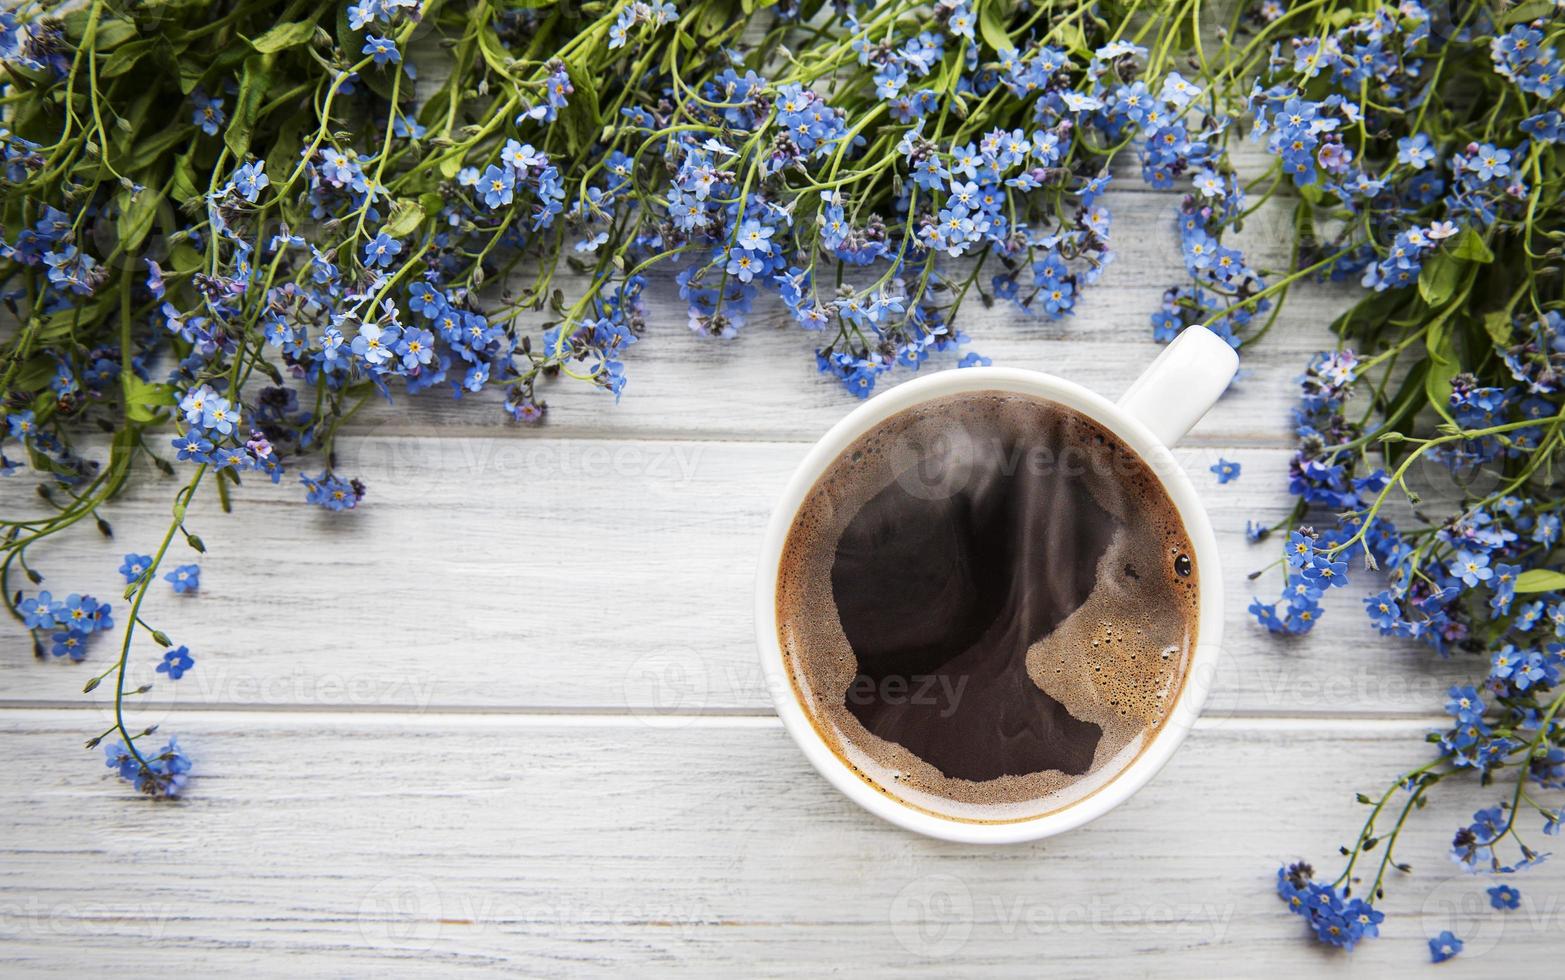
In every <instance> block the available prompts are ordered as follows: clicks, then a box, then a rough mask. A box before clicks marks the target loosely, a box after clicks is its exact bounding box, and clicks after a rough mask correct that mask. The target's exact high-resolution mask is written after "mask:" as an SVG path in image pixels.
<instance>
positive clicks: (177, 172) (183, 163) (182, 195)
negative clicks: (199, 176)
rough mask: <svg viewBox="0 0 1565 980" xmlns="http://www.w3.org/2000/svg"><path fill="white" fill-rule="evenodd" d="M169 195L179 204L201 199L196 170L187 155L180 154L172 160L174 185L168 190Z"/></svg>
mask: <svg viewBox="0 0 1565 980" xmlns="http://www.w3.org/2000/svg"><path fill="white" fill-rule="evenodd" d="M169 194H170V196H172V197H173V199H174V200H175V201H177V202H179V203H181V204H183V203H185V202H186V201H193V200H197V199H198V198H200V197H201V188H200V187H199V186H197V184H196V168H195V165H194V164H193V163H191V162H190V154H189V153H181V154H180V155H179V156H177V157H175V158H174V183H173V185H172V186H171V187H170V188H169Z"/></svg>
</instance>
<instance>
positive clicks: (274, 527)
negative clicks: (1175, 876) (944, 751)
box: [0, 436, 1481, 718]
mask: <svg viewBox="0 0 1565 980" xmlns="http://www.w3.org/2000/svg"><path fill="white" fill-rule="evenodd" d="M805 448H806V447H805V446H804V445H802V444H796V443H766V442H753V443H733V442H684V441H669V440H664V441H656V442H651V441H640V442H638V441H624V440H602V439H591V440H589V439H577V440H559V439H548V438H536V439H528V440H518V439H504V438H494V437H479V436H475V437H469V438H451V437H441V436H426V437H401V438H385V437H379V436H370V437H366V438H363V439H360V440H357V441H356V442H354V443H352V444H350V446H348V447H346V448H345V449H344V451H343V458H342V469H343V472H345V473H351V474H354V475H357V476H359V477H361V478H362V479H363V480H364V481H365V482H366V483H367V484H368V485H369V488H370V490H369V496H368V497H367V498H366V502H365V504H364V506H363V507H362V508H361V509H360V510H359V511H357V512H355V513H351V514H328V513H324V512H319V511H317V510H314V509H306V508H305V507H304V506H303V505H302V503H301V502H300V491H299V489H298V488H297V487H294V486H284V487H273V486H271V485H270V484H264V483H263V484H254V483H251V484H247V486H246V487H245V488H244V490H243V492H241V493H240V494H238V495H237V496H236V507H237V511H236V513H234V514H232V515H223V514H222V513H220V512H218V510H217V507H216V506H215V501H214V500H213V499H210V498H204V502H203V503H202V504H201V505H200V506H198V507H197V508H194V509H193V511H192V516H191V517H189V518H188V519H187V526H188V527H190V528H191V529H192V530H195V531H197V532H198V533H199V534H201V536H202V537H203V538H204V539H205V541H206V543H207V545H208V548H209V553H208V554H207V555H206V556H199V555H196V554H195V553H193V552H191V551H189V550H188V549H186V548H184V547H183V546H182V545H178V546H176V549H177V550H176V552H175V554H176V559H175V560H176V561H177V562H185V561H197V560H199V562H200V564H201V567H202V585H201V594H200V596H199V597H197V596H179V595H176V594H174V592H173V590H172V588H171V587H170V586H168V585H166V584H163V583H161V582H160V583H158V585H157V588H156V589H155V591H154V593H153V596H152V598H151V599H150V600H149V601H148V603H147V605H146V606H145V607H144V618H146V619H147V620H149V621H150V622H152V623H153V624H154V625H156V626H158V627H159V628H161V629H164V630H165V631H167V632H168V633H169V634H170V635H172V636H173V637H174V639H175V640H176V642H179V643H185V644H188V645H189V646H190V647H191V649H192V651H193V652H194V653H195V655H196V657H197V659H198V662H199V664H200V667H199V669H197V670H194V671H192V672H191V673H190V674H189V675H188V676H187V677H185V678H184V679H183V680H181V681H179V682H178V683H177V684H175V683H169V682H168V681H166V679H164V678H162V677H159V676H157V675H155V674H153V673H152V668H153V665H154V663H155V662H156V661H157V659H158V656H159V654H158V652H157V650H156V647H155V645H154V644H153V643H152V642H151V638H150V637H146V636H143V637H142V638H141V639H140V641H139V642H140V646H139V647H138V649H139V654H138V657H137V660H136V663H137V664H138V670H137V672H136V674H135V675H134V679H135V680H136V681H137V682H138V683H141V682H156V683H157V686H156V688H155V690H154V691H153V693H152V694H150V695H148V700H149V701H150V702H151V704H152V705H153V706H154V707H153V708H152V709H151V711H150V713H151V714H152V715H153V716H156V714H157V713H158V712H159V711H161V710H163V707H164V706H166V705H167V704H170V703H177V704H180V705H191V704H198V705H205V706H216V705H225V704H229V705H249V706H254V705H266V706H271V707H291V706H296V705H315V706H326V705H331V706H341V707H349V708H355V707H370V706H381V705H396V706H401V707H408V706H420V707H435V706H438V707H441V708H445V709H450V708H470V707H483V708H488V709H500V710H507V711H515V710H525V709H530V708H546V709H560V708H583V707H586V708H592V709H594V710H616V709H617V710H626V709H630V710H634V711H657V710H660V709H663V708H667V709H675V710H684V711H691V710H701V711H708V712H716V713H731V712H734V711H747V712H765V711H768V710H769V705H770V703H771V702H770V695H769V693H768V692H767V689H766V687H765V684H764V679H763V677H762V676H761V672H760V667H759V663H758V659H757V655H756V648H755V640H754V625H753V619H752V615H751V608H752V595H753V590H754V579H755V574H756V561H757V555H758V553H759V551H760V544H761V537H762V533H763V530H764V527H765V524H766V521H767V519H768V517H769V515H770V512H771V508H772V502H773V500H774V499H775V497H776V495H777V494H778V492H779V491H780V488H781V487H782V485H783V483H784V482H785V481H786V479H787V478H788V475H789V474H790V473H791V471H792V470H793V468H794V466H796V465H797V463H798V462H799V460H800V459H801V458H802V456H803V454H804V450H805ZM1220 455H1222V456H1226V457H1227V458H1230V459H1233V460H1236V461H1238V462H1239V463H1240V464H1241V465H1242V467H1243V475H1242V476H1241V477H1240V479H1239V480H1238V481H1236V482H1234V483H1230V484H1228V485H1226V486H1219V485H1218V484H1217V480H1216V477H1215V476H1213V474H1212V473H1210V472H1208V468H1209V467H1210V466H1211V465H1212V464H1213V463H1214V462H1215V461H1216V460H1217V459H1218V458H1219V456H1220ZM1288 456H1289V454H1288V452H1287V451H1285V450H1260V449H1239V450H1222V451H1218V450H1209V449H1191V450H1180V451H1179V453H1178V457H1179V459H1180V461H1181V462H1182V463H1183V465H1184V467H1185V469H1186V470H1187V472H1189V474H1190V476H1191V478H1192V479H1193V481H1194V482H1195V485H1196V486H1197V487H1198V488H1200V490H1201V491H1202V492H1203V493H1204V494H1205V497H1206V499H1207V501H1208V507H1209V511H1210V513H1211V516H1212V519H1213V524H1214V525H1215V527H1216V528H1217V531H1218V539H1219V551H1220V554H1221V560H1222V564H1223V575H1224V581H1225V585H1226V587H1227V592H1228V602H1227V615H1226V617H1225V618H1226V625H1225V634H1226V635H1225V640H1224V661H1223V664H1224V665H1223V667H1222V669H1221V672H1220V674H1219V677H1218V686H1217V688H1216V689H1215V690H1214V692H1213V695H1212V703H1211V707H1210V709H1209V710H1211V711H1214V712H1223V713H1228V714H1239V715H1245V716H1251V715H1268V716H1273V715H1301V714H1305V715H1315V714H1351V713H1358V714H1371V715H1386V714H1406V713H1428V712H1430V711H1432V710H1438V705H1439V704H1440V703H1442V701H1443V697H1442V695H1443V692H1444V691H1445V689H1446V688H1447V687H1448V686H1449V685H1450V684H1451V683H1452V682H1453V681H1456V680H1458V679H1466V678H1468V677H1469V676H1471V675H1472V674H1473V672H1474V671H1478V670H1480V669H1481V668H1480V665H1477V664H1475V663H1472V662H1470V661H1464V660H1462V659H1453V660H1449V661H1441V660H1439V659H1438V658H1436V657H1435V656H1433V654H1431V653H1429V652H1428V651H1427V650H1426V649H1425V648H1424V647H1422V646H1420V645H1417V644H1413V643H1390V642H1385V641H1382V640H1381V639H1380V638H1379V637H1378V636H1377V635H1376V634H1375V633H1374V631H1373V629H1372V628H1371V627H1370V625H1369V623H1368V621H1367V619H1366V618H1365V616H1364V614H1363V610H1362V605H1361V603H1360V601H1359V596H1360V595H1361V594H1366V593H1367V591H1368V590H1367V589H1364V588H1359V587H1357V585H1360V584H1361V585H1366V586H1367V585H1368V584H1369V583H1370V582H1371V581H1373V580H1374V576H1373V575H1372V574H1371V573H1367V572H1360V573H1359V574H1358V578H1359V583H1356V585H1355V587H1350V588H1347V589H1342V590H1338V591H1337V592H1335V593H1334V594H1333V595H1331V596H1329V597H1328V601H1327V608H1328V615H1327V616H1326V617H1325V619H1324V620H1323V621H1322V623H1321V624H1320V626H1319V627H1318V628H1317V629H1316V630H1315V632H1314V633H1313V634H1312V635H1311V636H1310V637H1308V638H1307V639H1306V640H1302V641H1299V640H1296V641H1292V642H1287V641H1279V640H1276V639H1273V638H1271V637H1268V636H1267V635H1266V634H1265V633H1264V632H1263V631H1261V630H1260V629H1259V627H1257V626H1256V625H1255V623H1254V622H1253V620H1251V618H1250V616H1249V615H1248V613H1247V612H1246V609H1245V607H1246V605H1248V603H1249V601H1250V598H1251V596H1252V595H1257V594H1259V595H1266V596H1267V597H1268V599H1275V598H1276V596H1277V594H1278V593H1279V592H1280V590H1281V586H1282V582H1281V578H1280V573H1279V572H1278V571H1276V570H1275V569H1274V570H1273V571H1271V572H1269V573H1268V574H1266V575H1265V576H1264V577H1263V578H1262V579H1261V580H1260V581H1258V582H1254V583H1251V582H1249V581H1247V575H1248V573H1250V572H1251V571H1253V570H1256V569H1260V568H1263V567H1265V566H1267V565H1269V564H1271V563H1274V562H1275V561H1276V560H1277V558H1278V556H1279V554H1280V550H1279V546H1278V544H1277V543H1276V542H1272V543H1266V544H1260V545H1251V544H1249V543H1248V542H1247V541H1246V539H1245V536H1244V525H1245V522H1246V521H1247V520H1256V521H1258V522H1264V523H1265V524H1273V523H1276V522H1277V521H1279V520H1281V519H1282V518H1283V517H1284V516H1285V515H1286V512H1287V509H1288V500H1287V498H1285V497H1283V496H1281V495H1280V494H1279V488H1280V487H1281V486H1283V485H1284V483H1285V480H1286V466H1287V459H1288ZM172 492H173V481H172V480H167V479H163V480H158V479H154V480H153V481H152V482H151V483H150V484H147V483H142V484H138V486H137V489H136V490H134V491H133V494H134V495H133V496H132V497H130V498H128V499H127V500H125V501H124V502H123V503H121V504H118V505H116V506H114V507H112V508H105V510H104V514H105V516H106V517H107V518H108V519H109V520H110V521H111V522H112V523H113V525H114V528H115V538H114V540H113V541H108V540H105V539H103V538H101V537H100V536H99V535H98V534H96V533H95V532H92V531H90V530H87V531H83V532H82V533H77V534H71V535H65V536H62V537H61V538H60V539H58V542H57V543H56V542H49V543H48V545H47V547H46V548H41V549H38V550H36V551H35V552H34V553H32V554H30V555H29V559H30V561H31V562H32V563H33V565H34V566H35V567H37V568H39V569H40V570H42V571H43V572H45V573H46V574H47V575H49V578H48V580H47V581H46V582H45V586H47V587H50V588H53V589H54V591H55V592H57V593H62V594H63V593H64V592H67V591H86V592H91V593H93V594H95V595H98V596H100V597H109V596H117V595H118V593H119V591H120V589H121V588H123V584H122V583H121V581H120V579H119V577H118V575H117V574H116V569H117V567H118V565H119V561H120V556H121V555H122V554H123V552H125V551H127V550H132V549H138V550H142V551H147V550H149V549H150V547H151V544H150V543H151V542H153V541H155V540H157V539H158V537H159V536H161V534H162V532H163V531H164V529H166V527H167V522H168V500H169V498H170V495H171V494H172ZM19 503H20V502H19ZM117 605H118V608H120V609H123V608H124V603H123V602H121V603H118V604H117ZM24 637H25V634H23V633H22V631H21V630H20V628H19V626H18V624H16V623H15V622H14V621H10V620H6V621H5V622H4V623H3V624H0V638H7V639H9V640H10V642H8V643H7V645H8V646H10V647H12V648H16V649H19V650H22V649H25V646H24V645H23V640H24ZM110 648H111V644H110V642H109V641H108V640H106V639H100V640H99V641H97V643H96V644H95V646H94V647H93V650H94V651H95V652H94V655H93V657H94V662H95V663H100V664H101V662H102V660H103V658H105V657H107V656H109V655H110V654H109V651H110ZM1367 650H1368V651H1372V652H1373V655H1372V656H1366V651H1367ZM88 669H89V665H87V664H81V665H76V664H70V663H66V662H50V663H42V664H39V663H34V662H33V660H32V658H31V657H27V656H12V657H7V658H4V659H3V660H0V685H3V688H0V689H3V690H4V692H5V694H4V697H5V698H6V699H9V700H10V701H12V702H24V701H42V702H45V703H53V704H62V705H64V704H73V703H77V702H79V701H80V700H81V695H80V693H79V691H80V689H81V685H82V683H83V681H84V680H85V678H86V676H88ZM98 669H101V666H100V667H99V668H98ZM93 697H95V698H98V699H101V700H103V701H104V702H105V704H106V703H107V702H108V699H109V698H110V692H109V690H108V688H107V686H105V688H104V689H102V690H101V691H99V692H95V693H94V695H93ZM136 717H138V718H139V717H141V712H140V710H139V709H138V713H137V715H136Z"/></svg>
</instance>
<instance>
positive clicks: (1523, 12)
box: [1500, 0, 1554, 27]
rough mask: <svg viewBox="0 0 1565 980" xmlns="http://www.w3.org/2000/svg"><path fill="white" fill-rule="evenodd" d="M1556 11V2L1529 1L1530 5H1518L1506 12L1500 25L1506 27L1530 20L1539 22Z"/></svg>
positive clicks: (1546, 0) (1549, 0) (1543, 0)
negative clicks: (1541, 18)
mask: <svg viewBox="0 0 1565 980" xmlns="http://www.w3.org/2000/svg"><path fill="white" fill-rule="evenodd" d="M1553 11H1554V0H1529V2H1528V3H1522V4H1517V5H1516V6H1515V7H1512V8H1511V9H1510V10H1507V11H1506V12H1505V16H1503V17H1501V18H1500V23H1501V24H1503V25H1504V26H1506V27H1510V26H1511V25H1512V24H1521V23H1525V22H1526V21H1529V20H1537V19H1538V18H1539V17H1547V16H1548V15H1549V14H1551V13H1553Z"/></svg>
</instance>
